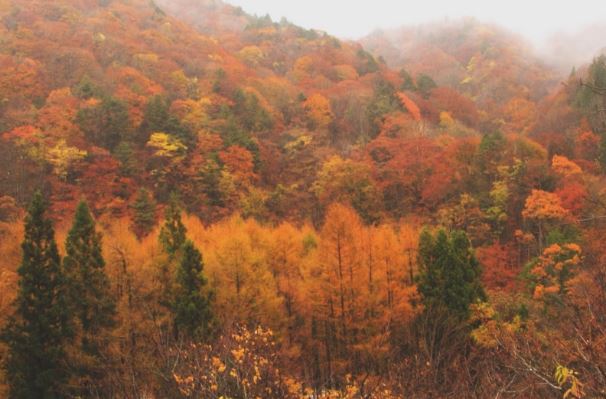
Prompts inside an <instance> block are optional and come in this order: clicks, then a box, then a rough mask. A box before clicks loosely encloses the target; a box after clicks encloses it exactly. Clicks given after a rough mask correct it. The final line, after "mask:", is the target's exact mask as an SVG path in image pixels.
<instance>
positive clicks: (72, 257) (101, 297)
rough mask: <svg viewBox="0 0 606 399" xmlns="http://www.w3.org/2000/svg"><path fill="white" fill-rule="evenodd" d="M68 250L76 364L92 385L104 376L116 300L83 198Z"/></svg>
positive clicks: (66, 261)
mask: <svg viewBox="0 0 606 399" xmlns="http://www.w3.org/2000/svg"><path fill="white" fill-rule="evenodd" d="M65 251H66V256H65V258H64V260H63V264H64V269H65V273H66V275H67V283H68V290H69V297H70V309H71V311H72V312H73V317H74V319H75V322H76V323H75V325H76V327H77V331H76V332H77V337H78V338H79V348H78V350H79V355H80V357H81V359H78V360H77V362H78V363H81V364H80V365H78V364H76V366H77V367H78V371H79V373H80V377H81V378H83V379H84V381H85V382H84V383H85V384H90V383H94V381H96V380H98V379H99V377H100V375H101V374H100V372H99V370H100V369H101V368H102V367H100V366H102V365H101V364H100V362H101V359H100V354H101V352H102V349H103V348H104V347H105V346H106V344H107V342H105V341H106V339H107V331H108V330H109V329H110V328H111V327H112V326H113V325H114V316H115V303H114V300H113V298H112V296H111V292H110V282H109V278H108V277H107V275H106V273H105V261H104V260H103V255H102V249H101V234H100V233H98V232H97V231H96V230H95V221H94V220H93V217H92V215H91V214H90V210H89V208H88V205H87V204H86V202H84V201H81V202H80V203H79V204H78V207H77V208H76V214H75V217H74V222H73V225H72V228H71V230H70V231H69V233H68V236H67V239H66V241H65ZM84 383H83V384H84Z"/></svg>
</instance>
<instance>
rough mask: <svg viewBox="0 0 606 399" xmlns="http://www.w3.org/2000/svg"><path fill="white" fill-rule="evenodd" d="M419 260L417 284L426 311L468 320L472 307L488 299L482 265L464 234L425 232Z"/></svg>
mask: <svg viewBox="0 0 606 399" xmlns="http://www.w3.org/2000/svg"><path fill="white" fill-rule="evenodd" d="M418 261H419V268H420V273H419V275H418V276H417V284H418V289H419V293H420V294H421V297H422V299H423V304H424V305H425V308H426V309H428V310H446V311H447V312H448V313H450V314H451V315H452V316H455V317H456V318H458V319H465V318H467V316H468V314H469V305H471V304H472V303H474V302H476V301H478V300H483V299H485V293H484V290H483V288H482V284H481V281H480V274H481V269H480V264H479V263H478V261H477V260H476V258H475V255H474V251H473V248H472V247H471V242H470V241H469V238H467V234H466V233H465V232H464V231H453V232H451V233H450V234H447V233H446V232H445V231H444V230H439V231H438V232H437V234H436V235H435V237H434V236H433V235H432V234H431V233H430V232H429V231H427V230H423V232H422V233H421V236H420V237H419V259H418Z"/></svg>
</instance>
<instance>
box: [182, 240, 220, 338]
mask: <svg viewBox="0 0 606 399" xmlns="http://www.w3.org/2000/svg"><path fill="white" fill-rule="evenodd" d="M203 268H204V263H203V261H202V254H200V252H199V251H198V250H197V249H196V247H195V246H194V244H193V243H192V242H191V241H190V240H187V241H186V242H185V244H184V245H183V247H182V255H181V262H180V263H179V266H178V268H177V276H176V285H175V296H174V302H173V313H174V326H175V329H176V331H177V333H178V335H181V336H186V337H189V338H194V339H204V338H205V337H208V335H209V334H210V330H211V328H212V321H213V319H212V313H211V309H210V304H211V300H212V295H211V294H210V293H208V294H204V293H203V292H202V290H203V288H204V286H205V285H206V284H207V281H206V278H205V277H204V274H203Z"/></svg>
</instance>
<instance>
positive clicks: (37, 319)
mask: <svg viewBox="0 0 606 399" xmlns="http://www.w3.org/2000/svg"><path fill="white" fill-rule="evenodd" d="M46 212H47V203H46V201H45V200H44V198H43V196H42V194H41V193H40V192H37V193H36V194H35V195H34V198H33V200H32V202H31V204H30V206H29V210H28V215H27V216H26V218H25V237H24V239H23V243H22V244H21V247H22V249H23V258H22V261H21V266H20V267H19V269H18V274H19V291H18V294H17V299H16V302H15V314H14V315H13V316H12V317H11V318H10V320H9V322H8V324H7V327H6V328H5V330H4V332H3V339H4V341H5V342H6V343H7V346H8V358H7V359H6V372H7V379H8V383H9V386H10V398H15V399H21V398H23V399H31V398H45V399H55V398H63V397H66V395H65V391H64V388H65V384H66V382H67V379H68V374H67V368H66V364H65V362H64V359H65V353H66V351H65V347H66V343H67V340H68V339H69V337H70V335H71V330H70V328H69V312H68V308H67V306H66V292H65V276H64V274H63V271H62V268H61V259H60V257H59V251H58V250H57V245H56V243H55V233H54V230H53V225H52V221H51V220H50V219H49V218H48V216H47V215H46Z"/></svg>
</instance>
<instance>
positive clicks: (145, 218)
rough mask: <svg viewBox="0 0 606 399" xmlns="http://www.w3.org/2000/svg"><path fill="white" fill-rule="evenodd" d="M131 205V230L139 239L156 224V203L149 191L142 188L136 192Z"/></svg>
mask: <svg viewBox="0 0 606 399" xmlns="http://www.w3.org/2000/svg"><path fill="white" fill-rule="evenodd" d="M132 207H133V209H134V211H135V214H134V217H133V230H134V232H135V234H136V235H137V237H138V238H139V239H141V238H143V237H145V236H147V235H148V234H149V233H150V232H151V230H152V229H153V228H154V225H155V224H156V203H155V202H154V200H153V198H152V197H151V195H150V194H149V191H147V190H146V189H144V188H142V189H140V190H139V192H138V193H137V198H136V199H135V203H134V204H133V205H132Z"/></svg>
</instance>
